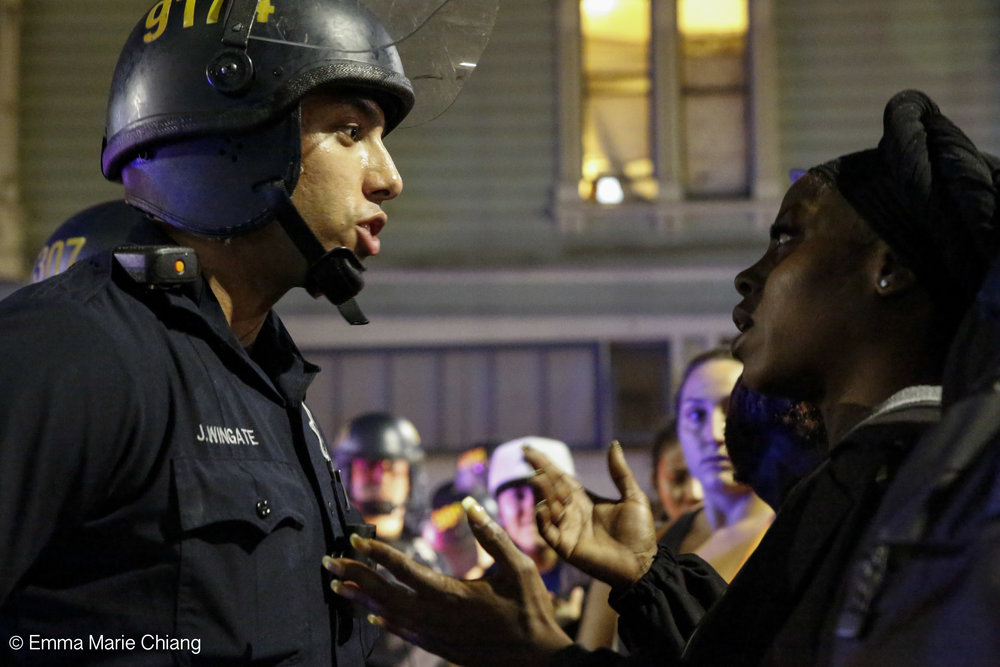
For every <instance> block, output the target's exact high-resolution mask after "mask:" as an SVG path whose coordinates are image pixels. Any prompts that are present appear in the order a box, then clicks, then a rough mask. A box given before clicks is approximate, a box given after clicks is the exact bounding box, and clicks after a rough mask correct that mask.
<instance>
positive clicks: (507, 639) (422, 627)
mask: <svg viewBox="0 0 1000 667" xmlns="http://www.w3.org/2000/svg"><path fill="white" fill-rule="evenodd" d="M462 505H463V507H465V510H466V514H467V515H468V518H469V525H470V526H471V528H472V531H473V533H475V535H476V539H477V540H479V543H480V544H482V545H483V547H484V548H485V549H486V550H487V551H488V552H489V553H490V555H491V556H493V558H495V559H496V567H495V572H494V573H492V574H490V575H489V576H488V577H485V578H483V579H477V580H471V581H462V580H459V579H454V578H452V577H448V576H445V575H443V574H440V573H438V572H435V571H433V570H431V569H430V568H427V567H424V566H422V565H420V564H418V563H416V562H414V561H413V560H412V559H410V558H408V557H406V556H405V555H403V554H402V553H400V552H399V551H397V550H396V549H393V548H392V547H390V546H389V545H387V544H385V543H382V542H379V541H377V540H371V539H364V538H361V537H358V536H357V535H354V536H352V537H351V544H352V546H353V547H354V549H355V550H356V551H357V552H358V553H360V554H362V555H363V556H367V557H368V558H371V559H372V560H373V561H374V562H375V563H377V564H379V565H381V566H383V567H384V568H385V569H386V570H388V571H389V572H390V573H391V574H392V575H393V576H394V577H395V578H396V579H397V580H398V581H391V580H390V579H389V578H387V577H385V576H383V575H382V574H380V573H379V572H377V571H375V570H374V569H372V568H370V567H368V566H367V565H365V564H363V563H360V562H358V561H356V560H351V559H349V558H330V557H326V558H324V559H323V566H324V567H325V568H326V569H327V570H329V571H330V572H331V573H333V575H334V577H335V579H334V580H333V581H332V582H331V583H330V587H331V588H332V589H333V591H334V592H335V593H338V594H339V595H341V596H343V597H345V598H347V599H349V600H352V601H354V602H357V603H359V604H361V605H362V606H364V607H366V608H368V609H369V610H371V611H372V612H373V616H371V617H370V620H372V622H374V623H377V624H379V625H383V626H385V627H386V628H387V629H389V630H391V631H392V632H394V633H396V634H397V635H399V636H400V637H402V638H404V639H406V640H407V641H409V642H411V643H413V644H416V645H417V646H420V647H422V648H424V649H426V650H428V651H430V652H431V653H436V654H438V655H440V656H442V657H444V658H445V659H447V660H448V661H450V662H454V663H457V664H460V665H467V666H469V667H493V666H496V667H510V665H528V666H529V667H534V666H536V665H537V666H543V665H547V664H548V663H549V661H550V659H551V657H552V655H553V654H554V653H555V652H556V651H558V650H559V649H561V648H564V647H566V646H569V645H570V644H572V643H573V642H572V640H571V639H570V638H569V637H568V636H567V635H566V634H565V633H564V632H563V631H562V630H561V629H560V628H559V624H558V623H557V621H556V618H555V609H554V606H553V602H552V596H551V595H550V594H549V592H548V591H547V590H546V589H545V584H544V583H542V579H541V576H540V575H539V574H538V569H537V568H536V567H535V564H534V563H533V562H532V561H531V559H530V558H528V556H526V555H525V554H523V553H521V552H520V551H519V550H518V548H517V547H516V546H515V545H514V543H513V542H512V541H511V539H510V537H509V536H508V535H507V533H506V532H504V530H503V529H502V528H501V527H500V526H499V525H497V524H496V523H495V522H494V521H493V520H492V519H490V518H489V515H488V514H487V513H486V511H485V510H484V509H483V508H482V507H480V506H479V505H478V504H477V503H475V502H474V501H473V500H472V499H471V498H466V499H465V501H464V502H463V503H462Z"/></svg>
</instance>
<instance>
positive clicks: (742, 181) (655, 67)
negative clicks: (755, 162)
mask: <svg viewBox="0 0 1000 667" xmlns="http://www.w3.org/2000/svg"><path fill="white" fill-rule="evenodd" d="M674 7H676V15H674V16H670V17H668V20H666V21H664V20H662V18H663V17H662V12H663V11H667V12H668V13H670V12H673V11H674V9H673V8H674ZM578 11H579V20H580V58H581V62H580V67H581V68H582V74H583V76H582V82H581V89H580V91H579V92H580V98H581V108H580V112H581V125H580V128H579V129H580V142H581V152H580V154H579V156H578V157H579V159H580V167H579V168H580V172H579V174H580V180H579V183H578V190H579V196H580V197H581V198H582V199H584V200H586V201H593V202H598V203H605V204H616V203H620V202H622V201H640V202H641V201H650V202H652V201H656V200H657V199H659V198H664V197H665V198H666V199H668V200H669V199H675V198H677V197H678V196H680V197H685V198H689V199H702V198H720V197H722V198H732V197H747V196H749V194H750V191H751V189H752V188H751V183H750V174H751V172H752V169H751V167H750V157H749V152H750V140H749V134H750V131H749V129H748V117H749V114H750V106H749V88H748V85H747V79H748V76H747V70H748V63H747V53H748V49H747V36H748V27H749V15H748V5H747V0H676V1H675V2H671V3H663V4H662V5H660V4H657V5H656V6H654V5H653V3H652V2H651V0H579V4H578ZM656 12H660V15H659V16H660V19H661V20H656V19H657V16H658V15H657V13H656ZM656 25H659V26H661V28H662V27H663V26H668V27H667V28H666V29H661V30H659V31H657V30H656V29H654V26H656ZM654 58H656V59H657V62H656V63H653V59H654ZM658 89H659V90H658ZM665 91H667V92H669V94H665ZM653 100H657V104H658V106H660V107H664V106H670V107H676V108H670V109H665V108H660V109H657V108H654V107H653ZM654 141H660V142H662V143H667V142H669V143H670V144H671V145H669V146H667V147H666V152H668V153H669V154H671V155H673V156H676V158H675V159H673V160H668V161H667V163H664V159H663V156H664V154H665V148H664V146H654V144H653V142H654ZM665 187H666V192H665V191H664V188H665Z"/></svg>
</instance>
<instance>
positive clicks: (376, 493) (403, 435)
mask: <svg viewBox="0 0 1000 667" xmlns="http://www.w3.org/2000/svg"><path fill="white" fill-rule="evenodd" d="M332 454H333V457H334V459H335V461H336V465H337V467H338V468H340V470H341V471H342V473H343V474H344V477H345V484H346V485H347V489H348V493H349V495H350V497H351V502H353V503H354V504H356V505H357V506H358V507H359V508H360V509H361V513H362V514H364V515H365V519H366V520H367V521H370V522H373V523H376V525H378V523H379V521H377V520H375V519H374V517H384V516H387V515H390V514H396V515H397V517H398V519H399V520H400V521H405V522H406V523H407V524H410V525H419V522H420V521H422V519H423V516H422V513H423V512H424V511H425V509H426V508H425V507H423V506H422V504H421V503H422V501H424V496H425V494H424V485H423V479H422V473H423V470H422V466H421V464H422V462H423V460H424V451H423V448H422V447H421V446H420V434H419V433H418V432H417V428H416V426H414V425H413V422H411V421H410V420H409V419H406V418H404V417H399V416H397V415H394V414H392V413H389V412H368V413H365V414H362V415H359V416H357V417H355V418H354V419H352V420H351V421H350V422H348V423H347V424H346V425H345V426H344V427H343V428H342V429H341V431H340V433H339V435H338V437H337V440H336V442H335V443H334V446H333V452H332ZM404 482H405V484H404ZM423 504H424V505H425V504H426V503H425V502H423ZM400 527H401V526H400ZM380 532H382V533H385V532H386V531H385V529H384V528H380Z"/></svg>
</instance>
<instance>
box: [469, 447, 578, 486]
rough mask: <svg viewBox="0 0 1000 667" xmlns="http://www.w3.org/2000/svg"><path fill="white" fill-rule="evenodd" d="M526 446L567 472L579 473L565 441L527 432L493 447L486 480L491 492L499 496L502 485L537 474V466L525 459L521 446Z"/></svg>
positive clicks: (572, 474) (571, 473)
mask: <svg viewBox="0 0 1000 667" xmlns="http://www.w3.org/2000/svg"><path fill="white" fill-rule="evenodd" d="M525 446H527V447H531V448H532V449H535V450H537V451H539V452H541V453H542V454H545V456H547V457H548V459H549V460H550V461H552V463H553V464H555V466H556V467H557V468H559V469H560V470H562V471H563V472H564V473H566V474H568V475H571V476H573V477H575V476H576V467H575V466H574V465H573V456H572V454H570V451H569V447H567V446H566V443H565V442H561V441H559V440H553V439H552V438H542V437H540V436H537V435H526V436H524V437H522V438H515V439H514V440H508V441H507V442H505V443H503V444H502V445H498V446H497V448H496V449H494V450H493V455H492V456H491V457H490V469H489V480H488V483H487V484H488V487H489V491H490V495H492V496H496V494H497V489H499V488H500V487H502V486H506V485H508V484H511V483H513V482H522V481H526V480H529V479H531V478H532V477H533V476H534V474H535V469H534V468H532V467H531V465H530V464H529V463H528V462H527V461H525V460H524V452H523V451H522V449H521V448H522V447H525Z"/></svg>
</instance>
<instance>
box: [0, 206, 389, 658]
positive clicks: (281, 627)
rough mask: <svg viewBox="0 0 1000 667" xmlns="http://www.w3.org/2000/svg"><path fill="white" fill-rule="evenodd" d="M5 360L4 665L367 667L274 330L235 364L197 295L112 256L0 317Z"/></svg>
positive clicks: (297, 370) (334, 518) (309, 436)
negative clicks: (340, 585) (157, 284)
mask: <svg viewBox="0 0 1000 667" xmlns="http://www.w3.org/2000/svg"><path fill="white" fill-rule="evenodd" d="M143 233H144V234H146V238H145V240H147V241H148V240H150V239H153V240H156V241H157V242H160V243H169V239H168V238H167V237H165V236H163V235H162V233H161V232H159V230H157V229H155V228H153V227H152V226H151V225H150V226H149V228H148V229H145V230H144V231H143ZM0 348H2V349H3V350H4V353H3V354H4V362H3V363H2V364H0V508H2V510H3V511H2V512H0V536H2V537H0V563H2V566H0V647H2V648H0V663H3V664H8V663H11V662H14V663H16V662H18V661H23V662H25V663H26V664H32V665H34V664H49V663H51V664H68V663H86V664H102V665H103V664H123V665H147V664H148V665H167V664H199V663H206V664H213V665H223V664H230V663H233V664H296V665H299V664H301V665H323V666H327V665H360V664H362V663H363V661H364V654H365V652H366V651H367V647H368V646H369V645H370V643H371V641H372V640H373V637H372V636H371V635H372V634H373V629H372V628H370V627H369V626H368V624H367V623H365V622H364V621H363V620H359V619H358V618H357V617H355V616H352V614H351V610H350V608H349V607H348V606H347V605H346V602H345V601H344V600H342V599H340V598H337V597H336V596H334V595H333V594H332V593H331V592H330V590H329V587H328V578H327V575H326V574H325V572H324V570H323V568H322V566H321V558H322V556H323V554H325V553H331V552H335V551H337V550H339V549H343V546H344V545H343V540H344V538H345V535H346V534H347V532H348V531H349V530H350V528H349V525H354V524H361V523H362V519H361V516H360V514H359V513H358V512H357V511H356V510H355V509H353V508H351V507H350V505H349V504H348V503H347V501H346V494H345V493H344V491H343V486H342V485H339V484H337V483H335V482H334V477H333V474H332V467H331V466H329V464H328V455H327V452H326V445H325V443H324V442H323V439H322V436H321V435H320V432H319V429H318V428H317V427H316V424H315V422H314V421H313V420H312V417H311V415H310V414H309V412H308V409H307V408H306V407H305V405H304V403H303V400H304V398H305V394H306V389H307V387H308V386H309V384H310V381H311V380H312V378H313V377H314V375H315V374H316V373H317V372H318V369H317V368H316V367H315V366H313V365H311V364H309V363H308V362H306V361H304V360H303V359H302V357H301V355H300V353H299V351H298V350H297V349H296V347H295V345H294V344H293V342H292V340H291V339H290V337H289V336H288V333H287V332H286V331H285V329H284V327H283V326H282V324H281V322H280V320H279V319H278V317H277V316H276V315H275V314H274V313H273V312H272V313H270V314H269V315H268V318H267V321H266V323H265V325H264V327H263V329H262V331H261V332H260V334H259V336H258V338H257V341H256V343H255V344H254V346H253V348H252V350H251V351H247V350H244V349H243V348H242V347H241V346H240V345H239V343H238V341H237V340H236V338H235V336H234V335H233V333H232V331H231V330H230V328H229V326H228V324H227V322H226V319H225V317H224V315H223V312H222V310H221V308H220V307H219V304H218V303H217V301H216V300H215V298H214V295H213V293H212V291H211V289H209V288H208V286H207V284H206V283H205V282H204V280H202V279H199V280H198V281H197V282H196V283H193V284H191V285H189V286H185V287H183V288H171V289H162V288H151V287H149V286H147V285H143V284H139V283H137V282H135V281H134V280H132V279H131V278H130V277H129V276H128V275H126V274H125V272H124V271H123V270H122V269H121V267H120V266H117V265H116V263H115V262H114V261H113V260H112V259H111V258H110V257H107V256H105V257H103V258H102V261H99V262H96V263H94V264H89V263H83V264H77V265H75V266H73V267H72V269H71V270H69V271H68V272H66V273H64V274H61V275H59V276H56V277H54V278H52V279H50V280H48V281H45V282H43V283H39V284H36V285H31V286H29V287H26V288H24V289H22V290H20V291H19V292H17V293H15V294H13V295H12V296H10V297H9V298H7V299H6V300H5V301H3V302H2V303H0ZM15 638H17V639H15ZM18 640H19V641H20V642H23V644H22V645H21V646H18V645H17V644H18ZM130 642H131V645H130Z"/></svg>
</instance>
